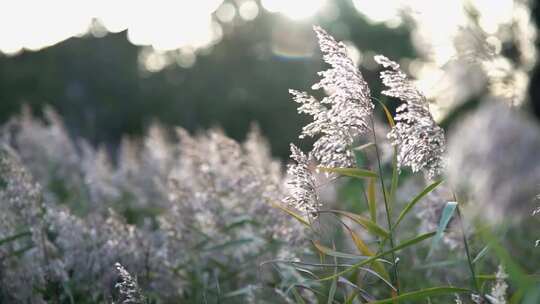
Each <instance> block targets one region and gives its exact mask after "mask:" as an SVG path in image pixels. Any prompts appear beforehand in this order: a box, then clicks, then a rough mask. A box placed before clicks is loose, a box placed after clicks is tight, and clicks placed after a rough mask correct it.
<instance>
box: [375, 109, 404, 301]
mask: <svg viewBox="0 0 540 304" xmlns="http://www.w3.org/2000/svg"><path fill="white" fill-rule="evenodd" d="M371 128H372V132H373V143H374V144H375V152H376V154H377V165H378V167H379V180H380V181H381V187H382V193H383V198H384V209H385V211H386V221H387V223H388V231H389V234H390V237H389V238H390V247H391V249H394V233H393V229H392V219H391V215H390V208H389V204H388V199H387V198H386V188H385V186H384V178H383V171H382V165H381V157H380V155H379V147H378V145H377V135H375V123H374V122H373V117H371ZM392 262H393V264H394V267H393V268H394V269H393V270H394V271H393V272H394V275H393V280H392V281H393V282H392V283H393V284H394V285H395V287H396V292H397V294H398V295H399V273H398V267H397V260H396V254H395V253H394V252H392Z"/></svg>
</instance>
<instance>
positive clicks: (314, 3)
mask: <svg viewBox="0 0 540 304" xmlns="http://www.w3.org/2000/svg"><path fill="white" fill-rule="evenodd" d="M325 2H326V0H310V1H291V0H262V1H261V3H262V6H263V7H264V8H265V9H266V10H267V11H269V12H271V13H280V14H283V15H285V16H287V17H289V18H290V19H293V20H302V19H306V18H309V17H312V16H314V15H315V14H316V13H317V12H318V11H319V10H320V9H321V8H322V7H323V5H324V4H325Z"/></svg>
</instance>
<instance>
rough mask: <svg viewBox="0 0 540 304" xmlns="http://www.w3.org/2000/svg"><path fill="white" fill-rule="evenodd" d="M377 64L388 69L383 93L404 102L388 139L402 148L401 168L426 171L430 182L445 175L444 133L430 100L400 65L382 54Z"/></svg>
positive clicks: (399, 156)
mask: <svg viewBox="0 0 540 304" xmlns="http://www.w3.org/2000/svg"><path fill="white" fill-rule="evenodd" d="M375 61H376V62H377V63H379V64H380V65H382V66H383V67H384V68H387V70H385V71H382V72H381V79H382V81H383V84H384V85H385V86H387V87H388V89H387V90H385V91H383V92H382V93H383V94H384V95H386V96H390V97H395V98H398V99H400V100H402V101H403V102H404V104H402V105H401V106H399V107H398V108H397V109H396V112H397V114H396V116H395V118H394V119H395V121H396V125H395V126H394V127H393V128H392V130H391V131H390V133H388V138H389V139H390V140H391V141H392V144H393V145H394V146H397V148H398V156H397V157H398V166H399V167H400V168H402V167H405V166H407V167H410V168H411V169H412V171H413V172H418V171H421V170H422V171H424V172H425V174H426V176H427V177H428V178H430V179H432V178H434V177H435V176H437V175H439V174H440V173H441V170H442V168H443V153H444V151H445V138H444V131H443V129H442V128H441V127H439V126H438V125H437V123H436V122H435V120H434V119H433V116H431V113H430V112H429V104H428V102H427V100H426V97H425V96H424V95H423V94H422V93H421V92H420V91H419V90H418V89H417V88H416V87H415V86H414V85H413V84H412V82H411V81H410V80H409V79H407V75H405V73H403V72H402V71H401V70H400V68H399V64H397V63H396V62H394V61H392V60H390V59H388V58H386V57H385V56H382V55H377V56H375Z"/></svg>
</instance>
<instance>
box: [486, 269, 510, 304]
mask: <svg viewBox="0 0 540 304" xmlns="http://www.w3.org/2000/svg"><path fill="white" fill-rule="evenodd" d="M495 278H496V279H495V285H493V287H492V288H491V294H489V295H486V297H487V298H488V299H489V300H490V301H491V303H493V304H506V303H507V301H506V299H507V295H506V291H507V290H508V283H506V279H508V274H507V273H506V271H505V270H504V267H503V266H502V265H499V268H498V269H497V273H496V274H495Z"/></svg>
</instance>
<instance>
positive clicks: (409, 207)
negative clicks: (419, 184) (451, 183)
mask: <svg viewBox="0 0 540 304" xmlns="http://www.w3.org/2000/svg"><path fill="white" fill-rule="evenodd" d="M442 182H443V181H442V180H440V181H436V182H434V183H432V184H431V185H429V186H427V187H426V188H425V189H424V190H422V192H420V193H418V195H416V196H415V197H414V198H413V199H412V200H411V201H410V202H409V203H408V204H407V205H406V206H405V208H403V210H402V211H401V213H400V214H399V216H398V219H397V220H396V223H395V224H394V227H393V229H394V230H395V229H396V227H397V226H398V225H399V223H401V221H402V220H403V218H405V216H406V215H407V213H409V211H411V210H412V208H413V207H414V206H415V205H416V203H418V202H419V201H420V200H421V199H422V198H423V197H424V196H426V195H428V194H429V193H430V192H431V191H433V190H434V189H435V188H437V186H439V185H440V184H441V183H442Z"/></svg>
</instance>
